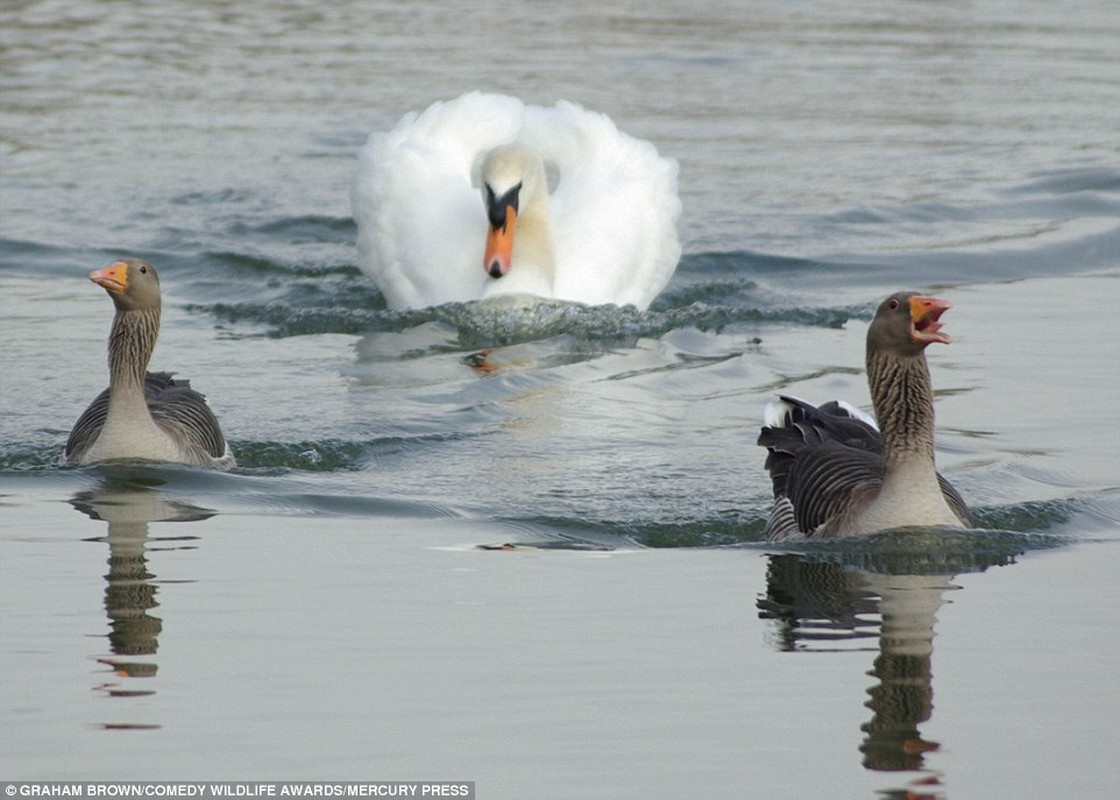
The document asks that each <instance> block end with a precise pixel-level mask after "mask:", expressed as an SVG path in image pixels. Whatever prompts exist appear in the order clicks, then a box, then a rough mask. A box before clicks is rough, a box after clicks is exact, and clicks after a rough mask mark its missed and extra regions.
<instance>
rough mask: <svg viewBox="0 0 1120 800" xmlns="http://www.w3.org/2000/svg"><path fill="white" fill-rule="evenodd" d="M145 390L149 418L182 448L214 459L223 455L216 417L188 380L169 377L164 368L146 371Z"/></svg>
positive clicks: (224, 449) (203, 396)
mask: <svg viewBox="0 0 1120 800" xmlns="http://www.w3.org/2000/svg"><path fill="white" fill-rule="evenodd" d="M144 394H145V397H146V398H147V401H148V411H149V412H150V413H151V415H152V419H153V420H154V421H155V423H156V424H157V425H159V426H160V427H161V428H162V429H163V430H165V431H166V432H167V434H168V435H169V436H171V437H172V438H173V439H175V440H176V441H178V442H179V443H180V444H181V445H182V446H183V447H184V448H185V449H189V450H191V451H192V452H196V453H205V454H207V455H209V456H211V457H213V458H216V459H220V458H222V457H223V456H225V455H226V451H227V448H226V439H225V437H224V436H223V435H222V428H221V426H220V425H219V424H218V418H217V417H215V416H214V412H213V411H211V410H210V406H208V405H207V404H206V396H205V395H203V394H201V393H200V392H196V391H195V390H194V389H192V388H191V383H190V381H188V380H184V379H176V378H172V377H171V374H170V373H167V372H156V373H152V372H149V373H148V375H147V379H146V380H145V382H144Z"/></svg>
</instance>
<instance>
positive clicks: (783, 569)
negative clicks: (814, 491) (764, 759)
mask: <svg viewBox="0 0 1120 800" xmlns="http://www.w3.org/2000/svg"><path fill="white" fill-rule="evenodd" d="M916 535H917V534H916ZM981 535H982V534H981ZM917 536H918V539H915V540H913V541H909V542H908V540H907V534H906V533H904V532H892V533H889V534H883V535H880V536H877V537H873V542H874V543H873V544H872V545H871V546H870V548H869V549H870V552H869V550H868V549H862V550H861V549H857V548H860V547H861V546H862V544H863V543H856V542H849V543H846V544H844V545H837V546H835V547H825V548H822V549H821V550H820V551H815V550H812V551H809V552H796V553H794V552H789V553H781V554H772V555H770V556H769V564H768V567H767V587H766V594H765V595H764V596H762V597H760V598H759V600H758V603H757V605H758V610H759V617H760V618H762V619H765V620H771V621H772V622H773V624H774V628H773V633H774V638H773V642H772V643H773V644H774V646H775V647H777V648H778V649H780V650H788V651H798V652H806V651H808V652H822V651H839V650H852V649H855V650H865V651H868V652H874V653H875V657H874V662H873V665H872V668H871V670H870V671H869V672H868V674H869V675H870V676H872V677H873V678H874V679H875V683H874V684H872V685H871V686H870V687H869V688H868V689H867V693H868V695H869V698H868V700H867V702H866V704H865V705H866V706H867V708H868V709H870V711H871V717H870V719H869V720H867V722H865V723H863V725H862V726H861V730H862V731H863V733H864V738H863V742H862V743H861V744H860V748H859V749H860V752H861V753H862V754H863V766H864V767H865V768H866V769H868V770H875V771H881V772H903V771H909V772H917V773H921V774H920V775H918V776H917V777H916V778H914V779H913V780H912V781H911V782H910V784H909V785H908V786H907V787H905V788H902V789H891V790H885V791H884V792H883V793H882V794H883V796H885V797H894V796H898V797H907V798H928V799H930V800H932V798H939V797H942V796H943V792H942V783H941V775H940V773H938V772H936V771H934V770H929V769H927V767H926V764H925V761H926V754H927V753H929V752H932V751H936V750H938V749H939V748H940V744H939V743H938V742H934V741H929V740H927V739H924V738H923V737H922V734H921V731H920V726H921V725H922V723H925V722H927V721H928V720H929V719H930V717H931V716H932V714H933V707H934V706H933V669H932V656H933V638H934V635H935V632H934V627H935V625H936V623H937V612H938V610H939V609H940V608H941V606H942V604H943V603H944V602H945V597H944V595H945V592H947V591H949V590H952V589H958V588H960V587H958V586H955V585H954V584H953V582H952V579H953V577H954V576H955V575H957V574H960V573H962V572H978V571H983V570H985V569H987V568H988V567H990V566H1003V565H1007V564H1011V563H1014V558H1015V556H1016V555H1019V552H1021V550H1017V551H1015V552H1009V551H1007V550H1006V549H1003V548H988V547H986V546H984V545H983V544H980V543H981V542H982V540H981V539H980V538H979V537H978V536H977V535H973V536H972V538H967V537H964V536H962V535H961V534H953V535H952V537H951V539H952V541H946V542H938V543H935V544H933V543H930V542H929V541H928V539H927V538H926V536H925V535H917ZM919 539H920V540H919ZM869 541H872V540H869ZM962 542H964V543H967V544H969V546H966V547H963V548H961V547H959V546H958V547H954V544H955V545H960V544H961V543H962ZM931 544H932V547H933V549H927V548H929V547H930V546H931ZM977 544H980V546H979V547H977V546H976V545H977ZM931 553H935V554H936V556H931V555H930V554H931Z"/></svg>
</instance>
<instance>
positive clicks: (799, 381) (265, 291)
mask: <svg viewBox="0 0 1120 800" xmlns="http://www.w3.org/2000/svg"><path fill="white" fill-rule="evenodd" d="M0 13H2V15H3V19H2V20H0V21H2V23H3V24H2V29H3V34H2V36H3V39H2V44H0V74H2V75H3V82H2V84H0V101H2V103H3V108H4V112H3V118H2V137H0V157H2V159H3V161H2V164H3V186H2V191H0V298H2V299H0V304H2V308H3V314H2V316H3V319H4V334H5V335H4V339H5V356H4V364H3V378H2V381H3V393H2V397H0V494H2V495H3V497H2V503H3V509H2V511H0V525H2V526H3V531H2V533H0V547H3V556H2V559H0V571H2V572H3V581H2V585H3V588H2V589H0V599H2V602H3V606H2V608H3V622H2V623H0V624H2V626H3V631H2V632H3V647H2V648H0V664H2V665H3V667H4V669H3V674H4V675H5V677H4V678H3V679H2V680H0V690H2V696H0V715H2V721H3V724H2V725H0V761H2V763H3V765H4V772H5V773H6V774H9V775H10V776H11V777H18V778H40V777H57V778H73V777H80V778H92V777H104V778H115V779H120V778H121V777H122V776H124V775H127V776H129V777H136V778H141V777H151V778H166V777H181V778H189V779H211V778H232V777H239V778H244V779H250V780H263V779H274V778H278V777H301V778H304V777H307V778H310V777H319V778H324V779H339V778H343V777H345V778H353V779H363V780H364V779H370V778H382V777H386V776H388V777H401V776H402V775H405V777H409V778H416V779H428V778H442V777H453V778H465V779H470V780H476V781H477V782H478V787H479V796H486V797H525V796H554V797H585V796H612V797H623V796H634V797H661V796H665V797H669V796H680V792H682V791H685V790H686V789H688V788H702V789H707V790H708V791H709V793H712V794H720V795H734V794H738V795H742V794H743V793H744V792H760V796H762V795H765V796H768V797H783V796H804V795H805V794H806V793H808V792H812V791H818V792H822V793H823V794H825V795H827V796H873V795H874V794H875V792H877V791H878V792H887V793H890V792H894V791H896V790H897V791H902V789H904V788H908V789H909V790H911V791H915V792H919V793H920V792H926V793H927V794H928V795H929V796H948V797H986V796H992V795H993V793H997V794H998V793H1000V792H1003V791H1013V793H1014V794H1016V795H1017V796H1024V797H1050V796H1060V795H1061V794H1063V793H1065V792H1067V791H1068V790H1070V789H1071V787H1075V786H1076V787H1077V791H1078V792H1079V793H1080V796H1085V797H1105V796H1108V793H1109V791H1110V790H1111V789H1112V788H1114V784H1115V777H1116V776H1115V774H1113V775H1111V776H1110V775H1109V774H1108V767H1107V766H1106V765H1107V764H1108V763H1111V761H1110V760H1111V755H1110V754H1109V753H1108V752H1107V751H1106V750H1105V749H1104V748H1105V743H1107V742H1110V741H1114V739H1115V735H1116V733H1117V728H1116V723H1115V718H1116V712H1117V711H1118V710H1120V709H1117V707H1116V701H1115V692H1114V690H1113V688H1112V687H1113V683H1114V681H1113V678H1112V676H1111V674H1106V673H1110V672H1111V669H1110V668H1109V669H1105V668H1104V667H1097V666H1096V665H1097V664H1101V665H1105V666H1107V665H1112V664H1115V663H1116V658H1117V656H1120V652H1118V650H1120V647H1118V638H1117V636H1116V632H1115V629H1114V626H1108V625H1106V624H1105V623H1102V622H1100V621H1099V620H1107V619H1111V618H1113V617H1115V615H1116V613H1117V612H1118V611H1120V606H1118V602H1117V594H1116V592H1115V589H1114V586H1113V584H1114V580H1113V577H1112V576H1114V575H1115V572H1116V569H1117V567H1120V551H1118V549H1117V544H1118V543H1120V536H1118V535H1117V533H1118V531H1120V524H1118V520H1120V499H1118V498H1120V493H1118V489H1120V462H1118V460H1117V458H1116V455H1115V443H1114V438H1115V437H1114V436H1113V435H1112V432H1113V430H1114V428H1115V423H1114V409H1115V406H1116V401H1117V400H1118V399H1120V377H1118V373H1117V370H1116V368H1115V366H1114V362H1115V360H1116V355H1117V345H1116V341H1117V325H1116V322H1115V314H1114V308H1115V305H1116V301H1117V299H1120V283H1118V280H1117V279H1118V277H1120V269H1118V268H1120V222H1118V220H1120V157H1118V156H1120V145H1118V140H1117V134H1116V132H1117V131H1118V130H1120V66H1118V63H1120V62H1117V60H1116V57H1115V54H1114V52H1113V51H1114V50H1115V34H1116V31H1117V30H1118V28H1120V13H1118V11H1117V9H1116V8H1114V4H1110V3H1106V2H1102V1H1101V0H1092V1H1090V0H1086V1H1085V2H1080V3H1074V4H1063V5H1061V6H1055V5H1053V4H1045V3H1041V2H1030V0H1009V1H1008V2H1001V3H989V4H984V5H983V6H982V7H981V6H977V5H975V4H968V3H936V4H931V3H913V2H885V3H833V2H824V1H823V0H822V1H821V2H810V3H801V4H793V5H791V4H788V3H750V4H746V3H742V4H739V3H728V4H721V5H717V6H715V7H705V8H704V9H702V10H701V9H699V8H698V7H690V6H682V7H680V8H677V7H674V6H673V5H672V4H668V3H647V4H644V5H642V6H641V7H638V6H623V7H613V6H611V5H609V4H599V3H582V2H577V3H570V4H563V5H558V4H550V5H545V4H537V3H520V4H514V3H492V4H488V5H487V6H486V8H485V9H480V10H475V11H466V10H464V11H452V10H451V7H450V6H446V5H443V4H439V3H410V4H400V3H376V2H375V3H358V2H339V3H332V4H326V5H319V6H312V5H311V4H304V3H299V2H286V3H267V4H266V3H254V2H242V3H237V4H227V3H223V2H216V1H213V0H212V1H209V2H193V3H184V2H171V3H162V4H152V5H147V4H133V3H114V4H101V3H87V2H73V0H68V2H65V3H63V2H49V1H43V2H31V1H27V2H16V3H9V4H8V5H6V6H5V7H4V10H3V11H2V12H0ZM473 89H488V90H496V91H503V92H508V93H511V94H516V95H518V96H520V97H522V98H523V99H525V100H527V101H530V102H541V103H551V102H553V101H554V100H555V99H557V98H567V99H571V100H576V101H578V102H580V103H582V104H584V105H586V106H587V107H589V108H593V109H596V110H600V111H603V112H605V113H607V114H609V115H610V116H611V117H612V118H613V119H614V120H615V122H616V123H618V125H619V127H620V128H622V129H623V130H625V131H627V132H629V133H631V134H634V135H636V136H640V137H643V138H647V139H650V140H651V141H653V142H654V143H655V144H656V145H657V146H658V148H659V149H660V150H661V151H662V152H663V153H665V154H667V155H670V156H672V157H674V158H676V159H678V160H679V162H680V165H681V173H680V183H681V196H682V201H683V203H684V213H683V218H682V225H681V238H682V243H683V245H684V256H683V258H682V261H681V264H680V266H679V268H678V271H677V274H676V276H675V277H674V279H673V281H672V283H671V284H670V285H669V287H668V288H667V290H666V291H665V292H664V294H663V295H662V296H661V297H660V298H659V299H658V300H657V301H656V302H655V303H654V305H653V306H652V307H651V308H650V309H649V310H648V311H646V312H638V311H636V310H634V309H632V308H613V307H604V308H584V307H578V306H572V305H565V304H552V303H549V304H542V305H541V306H540V307H538V308H535V309H532V310H531V311H530V310H511V309H495V308H487V307H480V306H476V305H471V304H467V305H450V306H442V307H439V308H433V309H425V310H417V311H393V310H389V309H387V308H386V305H385V303H384V301H383V300H382V298H381V297H380V295H379V293H378V291H377V289H376V287H374V286H373V285H372V284H370V282H369V281H368V279H367V278H366V277H365V276H364V274H363V273H362V272H361V271H360V270H359V269H358V267H357V260H356V259H357V254H356V251H355V247H354V239H355V226H354V224H353V222H352V220H351V219H350V216H349V206H348V194H347V192H348V186H349V182H350V180H351V179H352V176H353V172H354V169H355V166H356V152H357V150H358V148H359V147H360V146H361V145H362V143H363V142H364V141H365V138H366V137H367V136H368V134H369V132H370V131H372V130H377V129H385V128H387V127H389V126H391V125H392V124H394V123H395V122H396V121H397V119H399V117H400V116H401V115H402V114H404V113H405V112H406V111H408V110H411V109H416V108H422V107H425V106H426V105H428V104H429V103H430V102H432V101H434V100H437V99H446V98H451V97H455V96H457V95H458V94H460V93H462V92H465V91H469V90H473ZM122 254H137V255H142V256H145V257H147V258H149V259H151V260H152V261H153V262H154V263H155V264H156V265H157V266H158V267H159V269H160V270H161V278H162V282H163V286H164V295H165V310H164V324H163V332H162V335H161V339H160V344H159V347H158V348H157V352H156V358H155V360H154V362H153V365H154V366H155V367H157V368H160V369H174V370H177V371H179V372H181V373H182V374H183V375H185V376H187V377H190V378H191V379H192V380H193V382H194V385H195V386H197V387H198V388H200V389H201V390H202V391H204V392H205V393H206V394H207V395H208V396H209V398H210V401H211V404H212V406H213V407H214V408H215V410H216V411H217V413H218V415H219V417H220V419H221V420H222V423H223V427H224V429H225V430H226V432H227V435H228V437H229V438H230V440H231V444H232V446H233V449H234V452H235V453H236V455H237V457H238V461H239V468H238V469H237V470H235V471H234V472H232V473H229V474H214V473H206V472H200V471H197V470H191V469H184V468H176V467H144V466H118V467H99V468H82V469H73V468H61V467H59V466H57V458H58V454H59V451H60V449H61V447H62V444H63V443H64V441H65V437H66V434H67V432H68V430H69V427H70V425H71V424H72V423H73V421H74V419H75V418H76V417H77V415H78V414H79V413H80V412H81V410H82V409H83V408H84V406H85V404H86V403H87V402H88V401H89V399H90V398H92V396H93V395H94V394H96V393H97V392H98V391H100V389H101V388H102V387H103V386H104V382H105V380H106V370H105V367H104V351H105V345H104V337H105V334H106V331H107V329H108V325H109V320H110V318H111V304H110V303H109V302H108V301H107V299H106V297H105V296H104V293H103V292H101V291H100V290H99V289H97V288H96V287H94V286H92V285H91V284H89V282H88V281H86V280H85V278H84V276H85V275H86V274H87V273H88V271H89V270H90V269H93V268H96V267H99V266H102V265H103V264H104V263H107V261H108V260H110V259H111V258H115V257H118V256H119V255H122ZM900 288H919V289H930V290H933V291H936V292H937V294H938V295H939V296H944V297H947V298H948V299H950V300H952V301H953V303H954V308H953V310H952V311H951V312H950V313H949V314H948V315H947V316H946V318H945V321H946V325H947V329H948V330H950V331H951V332H952V333H953V334H954V337H955V342H954V344H952V345H951V346H949V347H947V348H938V349H937V350H935V351H933V352H931V353H930V359H931V366H932V371H933V377H934V382H935V386H936V388H937V390H938V398H937V413H938V423H939V441H938V445H939V450H938V460H939V465H940V467H941V468H942V470H943V471H944V472H946V473H947V474H948V476H949V477H950V478H951V479H952V480H953V481H954V482H955V483H956V484H957V485H958V487H959V488H960V489H961V491H962V493H963V494H964V495H965V497H966V498H967V499H968V500H969V501H970V502H971V503H972V504H973V505H974V507H975V509H976V516H977V518H978V520H979V522H980V524H981V525H982V527H983V528H984V530H983V531H981V532H977V533H968V534H952V535H951V534H948V533H945V532H927V533H925V534H922V535H920V536H919V535H917V534H908V535H895V534H889V535H885V536H880V537H874V538H873V539H871V540H868V541H863V542H859V543H849V542H845V543H840V544H826V545H820V546H812V547H807V546H801V547H792V548H790V547H781V548H779V547H774V546H768V545H765V544H763V543H761V542H760V541H759V537H760V532H761V529H762V525H763V522H764V520H765V517H766V515H767V513H768V506H769V498H768V493H769V481H768V478H767V476H766V475H765V473H764V471H763V469H762V461H763V457H762V453H761V451H760V450H759V448H757V447H756V446H755V445H754V439H755V436H756V433H757V426H758V424H759V421H760V416H761V409H762V406H763V405H764V404H765V402H766V401H767V399H769V398H770V397H771V396H773V395H774V394H775V393H776V392H779V391H788V392H792V393H795V394H798V395H800V396H804V397H807V398H809V399H816V400H823V399H828V398H831V397H843V398H846V399H848V400H850V401H852V402H855V403H857V404H860V405H863V406H866V405H867V404H868V398H867V390H866V385H865V383H864V377H863V373H862V358H863V355H862V347H863V334H864V331H865V328H866V324H867V322H868V320H869V319H870V315H871V312H872V310H873V308H874V307H875V305H876V304H877V303H878V301H879V300H880V299H881V297H882V296H884V295H885V294H887V293H888V292H890V291H894V290H896V289H900ZM480 545H481V546H483V547H481V548H480V547H479V546H480ZM721 546H729V547H721ZM494 548H496V549H494ZM106 557H108V558H109V573H108V574H107V575H106V574H105V559H106ZM962 587H963V588H964V589H965V591H963V592H960V591H957V592H955V593H951V590H954V589H960V588H962ZM950 597H951V598H952V601H951V602H950V600H949V598H950ZM1085 609H1092V613H1087V612H1086V610H1085ZM992 620H999V622H998V624H997V623H994V622H992ZM165 621H166V625H165V624H164V622H165ZM935 626H936V636H937V639H936V646H935V645H934V634H935ZM101 637H104V638H101ZM788 653H794V654H795V655H793V656H792V657H790V656H788V655H787V654H788ZM797 654H804V655H797ZM810 654H818V655H810ZM931 665H932V666H931ZM869 670H870V672H868V671H869ZM865 673H866V674H865ZM905 675H910V676H918V679H917V680H915V681H907V680H904V679H903V678H902V677H900V676H905ZM935 678H936V679H935ZM869 684H870V688H869ZM935 687H936V692H934V689H935ZM91 688H92V689H94V690H95V691H93V692H91V691H90V689H91ZM1024 698H1032V699H1031V700H1030V702H1025V701H1024ZM838 699H842V700H843V702H842V703H841V702H839V701H838ZM865 703H866V705H867V707H866V708H865V707H864V704H865ZM1074 708H1077V709H1081V710H1080V711H1078V717H1077V722H1076V723H1074V722H1071V721H1070V720H1071V714H1072V712H1071V709H1074ZM1086 708H1090V709H1091V710H1088V711H1085V710H1084V709H1086ZM119 728H128V729H136V731H137V738H133V739H127V740H122V739H120V738H116V734H115V733H110V732H109V731H108V730H107V729H111V730H112V731H114V732H115V731H117V730H118V729H119ZM216 729H217V730H218V731H219V732H217V733H215V730H216ZM226 730H229V731H238V732H239V733H238V734H237V735H236V736H235V737H230V736H229V735H228V734H225V733H223V732H224V731H226ZM1036 730H1037V731H1039V733H1038V734H1037V735H1036V734H1035V733H1033V731H1036ZM143 731H148V732H146V733H145V732H143ZM157 732H158V733H157ZM941 745H944V747H943V748H942V747H941ZM60 752H67V753H69V754H70V755H68V756H67V757H66V758H65V759H61V760H60V758H59V756H58V753H60ZM807 766H808V767H810V769H808V770H806V767H807ZM371 773H372V774H371ZM807 773H808V774H807ZM888 773H889V774H888ZM1010 775H1015V776H1017V777H1015V778H1014V779H1012V778H1010V777H1008V776H1010ZM1009 781H1010V782H1009ZM1020 781H1021V783H1020ZM838 787H840V789H839V793H838ZM997 787H998V788H997ZM1009 787H1012V788H1010V789H1009Z"/></svg>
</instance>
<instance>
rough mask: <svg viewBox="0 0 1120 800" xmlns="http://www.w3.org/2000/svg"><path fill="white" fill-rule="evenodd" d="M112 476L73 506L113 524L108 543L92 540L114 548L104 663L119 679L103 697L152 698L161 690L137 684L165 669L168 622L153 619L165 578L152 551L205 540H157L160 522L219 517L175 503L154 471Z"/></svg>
mask: <svg viewBox="0 0 1120 800" xmlns="http://www.w3.org/2000/svg"><path fill="white" fill-rule="evenodd" d="M106 469H107V470H108V474H107V475H106V476H105V477H104V478H103V480H102V483H101V485H99V486H98V487H97V488H95V489H92V490H89V491H83V492H79V493H78V494H76V495H75V496H74V497H73V498H72V499H71V500H70V504H71V505H73V506H74V508H76V509H77V510H78V511H81V512H82V513H83V514H85V515H86V516H88V517H89V518H90V519H92V520H98V521H103V522H105V523H107V531H106V533H105V535H104V536H95V537H90V538H88V539H86V541H90V542H105V543H107V544H108V545H109V559H108V565H109V572H108V574H106V575H105V600H104V605H105V614H106V616H107V617H108V620H109V633H108V636H107V638H108V640H109V654H108V655H104V654H102V655H99V656H97V660H98V661H99V662H100V663H102V664H105V665H107V666H108V667H110V668H111V670H112V672H113V675H114V676H115V679H114V680H108V681H106V682H104V683H102V684H100V685H99V686H97V687H95V688H96V689H97V690H99V691H101V692H103V693H104V694H105V695H106V696H108V697H114V698H120V697H144V696H149V695H152V694H154V693H155V691H154V690H153V689H147V688H138V687H134V686H131V685H129V683H130V682H131V680H133V679H143V678H153V677H155V675H156V671H157V669H158V666H157V664H156V662H155V659H154V656H155V654H156V651H157V650H158V649H159V636H160V634H161V633H162V631H163V620H162V619H161V618H160V617H158V616H156V615H155V614H154V613H152V612H153V610H154V609H155V608H157V607H158V606H159V602H158V601H157V599H156V595H157V593H158V592H159V584H160V583H161V581H159V580H157V576H156V575H155V574H153V573H152V572H151V571H150V569H149V565H148V553H149V552H150V551H152V550H180V549H187V548H191V547H193V546H194V545H193V544H192V542H193V541H194V540H196V539H197V538H198V537H195V536H190V535H178V536H166V535H161V536H150V535H149V531H148V525H149V523H152V522H196V521H199V520H204V519H207V518H209V517H211V516H213V515H214V512H212V511H208V510H206V509H203V508H198V507H196V506H192V505H190V504H189V503H185V502H182V501H179V500H173V499H169V498H168V497H167V496H166V495H165V494H164V493H162V492H161V491H159V490H158V488H156V487H159V486H161V485H162V484H163V483H164V482H165V481H164V479H163V478H161V477H159V475H158V473H157V472H156V471H155V470H154V469H153V470H144V469H142V468H135V469H134V468H121V467H110V468H106ZM101 727H104V728H106V729H118V728H128V729H138V728H139V729H144V728H158V727H160V726H158V725H151V724H143V723H122V722H111V723H103V724H102V725H101Z"/></svg>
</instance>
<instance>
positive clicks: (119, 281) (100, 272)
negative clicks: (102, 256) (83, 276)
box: [89, 261, 128, 294]
mask: <svg viewBox="0 0 1120 800" xmlns="http://www.w3.org/2000/svg"><path fill="white" fill-rule="evenodd" d="M89 279H90V280H91V281H93V282H94V283H96V284H97V285H98V286H100V287H101V288H102V289H104V290H105V291H107V292H116V293H118V294H119V293H121V292H123V291H124V290H125V289H127V288H128V264H126V263H124V262H123V261H114V262H113V263H112V264H110V265H109V266H107V267H105V269H95V270H94V271H93V272H91V273H90V274H89Z"/></svg>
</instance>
